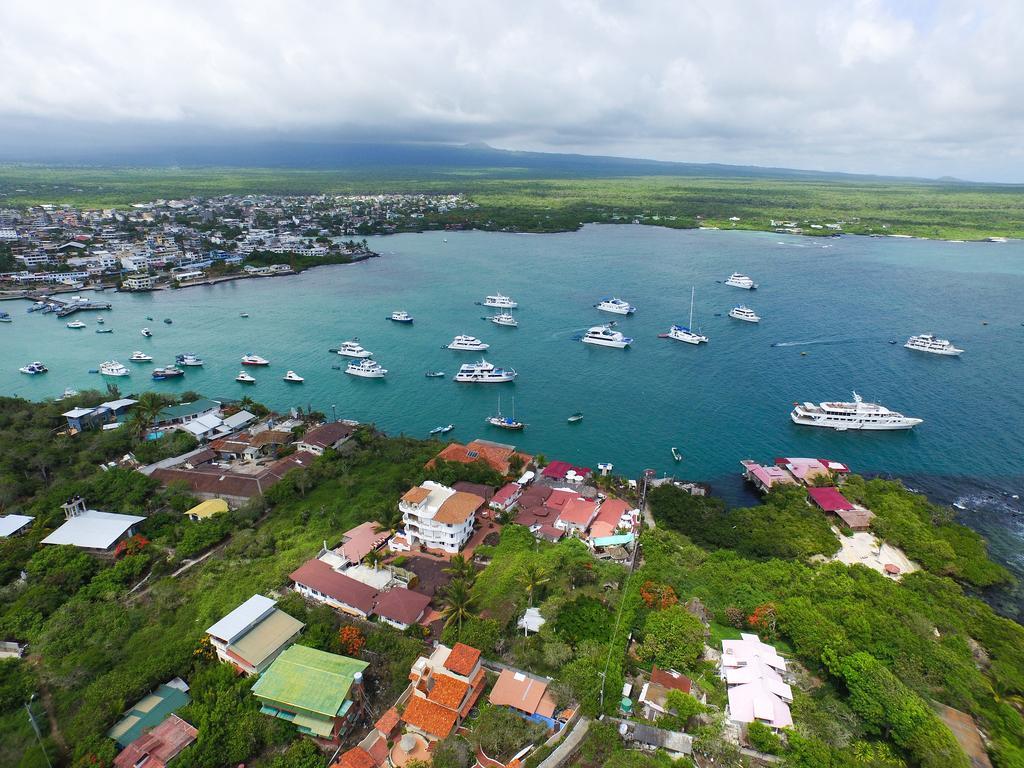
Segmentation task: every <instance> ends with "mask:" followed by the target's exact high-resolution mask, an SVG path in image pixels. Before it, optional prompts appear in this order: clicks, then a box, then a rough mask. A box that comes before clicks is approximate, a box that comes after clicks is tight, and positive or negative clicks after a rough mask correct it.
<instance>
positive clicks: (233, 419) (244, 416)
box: [224, 411, 256, 430]
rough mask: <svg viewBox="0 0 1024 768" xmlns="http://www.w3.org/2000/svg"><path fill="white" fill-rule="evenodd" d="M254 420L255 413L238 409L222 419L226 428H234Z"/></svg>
mask: <svg viewBox="0 0 1024 768" xmlns="http://www.w3.org/2000/svg"><path fill="white" fill-rule="evenodd" d="M255 420H256V416H255V414H252V413H249V412H248V411H239V412H238V413H235V414H232V415H231V416H228V417H227V418H226V419H224V426H225V427H227V428H228V429H231V430H235V429H239V428H240V427H243V426H245V425H246V424H248V423H249V422H250V421H255Z"/></svg>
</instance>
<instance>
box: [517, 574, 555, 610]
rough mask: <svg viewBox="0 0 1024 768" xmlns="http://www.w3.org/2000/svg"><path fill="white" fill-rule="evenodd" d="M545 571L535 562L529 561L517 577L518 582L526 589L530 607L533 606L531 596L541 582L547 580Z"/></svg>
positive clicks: (544, 582)
mask: <svg viewBox="0 0 1024 768" xmlns="http://www.w3.org/2000/svg"><path fill="white" fill-rule="evenodd" d="M549 581H550V579H549V578H548V575H547V573H546V572H545V571H544V569H543V568H541V567H540V566H539V565H537V564H536V563H530V564H529V565H527V566H526V568H525V569H524V570H523V574H522V576H520V577H519V583H520V584H522V585H523V589H525V590H526V594H527V595H528V596H529V598H530V607H531V608H533V596H534V594H535V593H536V592H537V591H538V590H539V589H540V587H541V585H542V584H546V583H547V582H549Z"/></svg>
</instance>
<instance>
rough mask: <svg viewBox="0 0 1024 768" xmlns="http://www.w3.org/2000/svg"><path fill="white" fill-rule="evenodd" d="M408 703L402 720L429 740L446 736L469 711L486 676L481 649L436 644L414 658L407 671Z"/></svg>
mask: <svg viewBox="0 0 1024 768" xmlns="http://www.w3.org/2000/svg"><path fill="white" fill-rule="evenodd" d="M409 680H410V685H409V688H408V689H407V690H406V694H407V695H408V697H409V698H408V702H407V704H406V707H405V711H404V712H402V715H401V721H402V722H403V723H404V724H405V726H406V728H407V729H408V730H410V731H412V732H413V733H414V734H417V735H419V736H421V737H423V738H424V739H426V740H427V741H428V742H430V741H440V740H443V739H446V738H447V737H448V736H449V735H450V734H451V733H452V731H453V730H455V728H456V726H458V725H459V724H460V723H462V720H463V719H464V718H465V717H466V715H468V714H469V711H470V710H471V709H472V708H473V706H474V705H475V704H476V701H477V699H478V698H479V697H480V694H481V692H482V691H483V688H484V684H485V682H486V676H485V673H484V670H483V667H482V666H481V665H480V651H479V650H477V649H476V648H473V647H472V646H469V645H466V644H465V643H456V644H455V645H454V646H452V647H451V648H449V647H448V646H446V645H438V646H437V647H436V648H434V652H433V653H432V654H431V655H430V656H421V657H420V658H418V659H417V660H416V662H415V663H414V664H413V666H412V670H411V671H410V673H409Z"/></svg>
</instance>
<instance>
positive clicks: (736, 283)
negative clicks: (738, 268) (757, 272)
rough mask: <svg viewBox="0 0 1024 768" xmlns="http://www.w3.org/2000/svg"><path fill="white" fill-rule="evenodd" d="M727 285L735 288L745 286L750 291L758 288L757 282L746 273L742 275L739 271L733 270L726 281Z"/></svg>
mask: <svg viewBox="0 0 1024 768" xmlns="http://www.w3.org/2000/svg"><path fill="white" fill-rule="evenodd" d="M725 284H726V285H731V286H732V287H733V288H745V289H746V290H748V291H751V290H753V289H754V288H757V283H755V282H754V281H753V280H751V279H750V278H749V277H747V276H746V275H742V274H740V273H739V272H733V273H732V274H731V275H729V278H728V279H727V280H726V281H725Z"/></svg>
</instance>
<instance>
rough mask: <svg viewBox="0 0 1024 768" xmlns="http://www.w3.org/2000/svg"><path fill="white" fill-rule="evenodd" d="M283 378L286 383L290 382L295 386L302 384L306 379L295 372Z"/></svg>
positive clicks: (289, 372)
mask: <svg viewBox="0 0 1024 768" xmlns="http://www.w3.org/2000/svg"><path fill="white" fill-rule="evenodd" d="M282 378H283V379H284V380H285V381H290V382H292V383H294V384H301V383H302V382H304V381H305V379H304V378H302V377H301V376H299V374H297V373H296V372H295V371H288V372H287V373H286V374H285V375H284V376H283V377H282Z"/></svg>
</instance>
